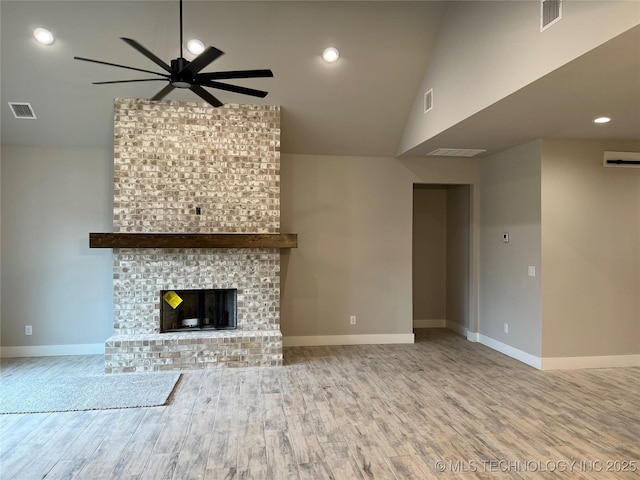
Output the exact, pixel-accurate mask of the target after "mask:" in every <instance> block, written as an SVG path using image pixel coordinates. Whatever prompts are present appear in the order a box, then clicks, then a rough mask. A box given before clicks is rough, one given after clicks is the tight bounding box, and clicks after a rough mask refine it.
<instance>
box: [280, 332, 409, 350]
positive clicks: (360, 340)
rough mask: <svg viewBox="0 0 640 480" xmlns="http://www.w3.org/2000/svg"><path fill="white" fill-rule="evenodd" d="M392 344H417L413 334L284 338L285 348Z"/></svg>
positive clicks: (283, 344)
mask: <svg viewBox="0 0 640 480" xmlns="http://www.w3.org/2000/svg"><path fill="white" fill-rule="evenodd" d="M392 343H415V335H414V334H413V333H392V334H381V335H308V336H300V337H283V338H282V346H283V347H314V346H321V345H325V346H326V345H382V344H392Z"/></svg>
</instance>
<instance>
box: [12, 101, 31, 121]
mask: <svg viewBox="0 0 640 480" xmlns="http://www.w3.org/2000/svg"><path fill="white" fill-rule="evenodd" d="M9 106H10V107H11V111H12V112H13V116H14V117H16V118H32V119H35V118H36V114H35V112H34V111H33V108H31V104H30V103H21V102H9Z"/></svg>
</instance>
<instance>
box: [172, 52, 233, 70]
mask: <svg viewBox="0 0 640 480" xmlns="http://www.w3.org/2000/svg"><path fill="white" fill-rule="evenodd" d="M220 55H224V52H222V51H220V50H218V49H217V48H216V47H207V49H206V50H205V51H204V52H202V53H201V54H200V55H198V56H197V57H196V58H194V59H193V62H191V63H189V65H187V66H186V67H184V68H183V69H182V70H180V72H181V73H182V72H189V73H191V74H192V75H195V74H196V73H198V72H199V71H200V70H202V69H203V68H204V67H206V66H207V65H209V64H210V63H211V62H213V61H214V60H215V59H217V58H218V57H220Z"/></svg>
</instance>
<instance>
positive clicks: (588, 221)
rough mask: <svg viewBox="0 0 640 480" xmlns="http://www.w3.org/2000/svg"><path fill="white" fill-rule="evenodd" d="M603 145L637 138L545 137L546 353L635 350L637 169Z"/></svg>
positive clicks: (638, 335)
mask: <svg viewBox="0 0 640 480" xmlns="http://www.w3.org/2000/svg"><path fill="white" fill-rule="evenodd" d="M605 150H611V151H635V152H640V142H637V141H636V142H623V141H587V140H544V141H543V142H542V260H543V268H544V272H543V277H542V279H543V282H542V302H543V304H542V305H543V309H542V312H543V323H542V333H543V337H542V339H543V354H544V357H552V358H553V357H591V356H609V355H633V354H636V355H637V354H640V169H631V168H625V169H621V168H605V167H603V165H602V162H603V152H604V151H605Z"/></svg>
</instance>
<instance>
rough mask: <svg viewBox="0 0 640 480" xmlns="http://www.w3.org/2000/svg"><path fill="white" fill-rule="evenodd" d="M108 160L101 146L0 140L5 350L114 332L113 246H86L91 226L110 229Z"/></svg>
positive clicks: (86, 340) (79, 341)
mask: <svg viewBox="0 0 640 480" xmlns="http://www.w3.org/2000/svg"><path fill="white" fill-rule="evenodd" d="M112 168H113V167H112V156H111V153H110V152H108V151H106V150H101V149H78V148H75V149H71V148H40V147H13V146H3V147H2V175H1V180H2V202H1V204H2V217H1V218H2V242H1V245H2V274H1V277H2V280H1V285H2V299H3V302H2V342H3V343H2V345H3V347H4V348H3V354H4V355H6V354H13V355H20V354H29V353H37V352H38V351H40V352H45V350H42V349H40V350H39V347H41V346H43V345H47V346H52V345H53V346H56V345H69V344H72V345H76V346H78V347H77V348H78V349H77V350H73V351H79V352H81V351H84V350H82V349H83V347H82V346H83V345H84V346H87V349H88V350H91V348H92V347H91V346H95V345H99V344H102V343H103V342H104V340H105V339H106V338H107V337H109V336H110V335H111V333H112V330H113V304H112V303H113V301H112V265H111V261H112V260H111V259H112V255H111V250H92V249H89V232H101V231H106V232H109V231H111V228H112V206H111V199H112V198H113V190H112V189H113V171H112ZM25 325H32V326H33V335H32V336H25V335H24V326H25ZM7 347H10V348H7ZM11 347H13V348H11ZM47 351H49V352H55V348H54V349H49V350H47Z"/></svg>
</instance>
